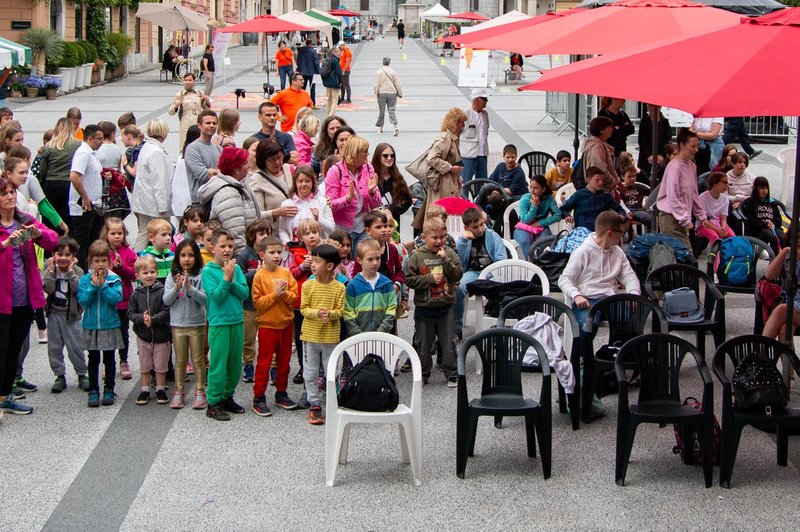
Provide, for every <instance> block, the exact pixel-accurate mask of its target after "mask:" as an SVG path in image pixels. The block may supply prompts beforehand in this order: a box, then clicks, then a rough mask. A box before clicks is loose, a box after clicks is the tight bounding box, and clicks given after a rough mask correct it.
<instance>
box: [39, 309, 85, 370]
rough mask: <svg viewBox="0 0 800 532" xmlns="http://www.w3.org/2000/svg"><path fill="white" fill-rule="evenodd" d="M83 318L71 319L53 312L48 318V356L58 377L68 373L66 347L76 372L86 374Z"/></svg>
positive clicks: (51, 367) (51, 366)
mask: <svg viewBox="0 0 800 532" xmlns="http://www.w3.org/2000/svg"><path fill="white" fill-rule="evenodd" d="M81 331H82V328H81V320H79V319H78V320H75V321H69V320H68V319H67V315H66V314H62V313H60V312H55V311H54V312H51V313H50V316H48V318H47V356H48V358H49V359H50V369H51V370H52V371H53V374H54V375H56V376H57V377H58V376H60V375H64V374H66V371H67V368H66V366H65V365H64V347H66V348H67V354H68V355H69V361H70V362H71V363H72V367H73V369H75V373H77V374H78V375H86V356H85V355H84V353H83V340H82V339H81Z"/></svg>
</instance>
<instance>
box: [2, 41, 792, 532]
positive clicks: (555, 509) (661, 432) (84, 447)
mask: <svg viewBox="0 0 800 532" xmlns="http://www.w3.org/2000/svg"><path fill="white" fill-rule="evenodd" d="M406 43H407V44H406V46H405V48H404V49H403V50H400V49H399V47H398V46H397V44H396V41H395V40H392V39H386V40H383V41H377V42H374V43H365V44H363V45H361V46H359V47H355V48H354V57H355V67H354V72H353V74H352V78H351V83H352V85H353V94H354V95H353V102H354V103H353V104H352V105H347V106H342V107H340V113H339V114H340V115H341V116H343V117H345V118H346V120H347V121H348V123H350V124H351V125H352V126H353V127H354V129H355V130H356V131H358V132H359V133H362V134H363V135H364V136H365V137H366V138H367V139H368V140H369V141H370V143H372V145H373V146H374V145H375V144H377V143H378V142H380V141H388V142H390V143H392V144H393V145H394V146H395V148H396V150H397V153H398V156H399V162H400V164H401V165H404V164H407V163H408V162H410V161H412V160H413V159H415V158H416V157H417V156H418V155H419V154H420V153H421V152H422V151H423V150H424V149H425V148H427V146H428V145H430V143H431V142H432V140H433V138H434V136H435V133H436V132H437V131H438V129H439V123H440V121H441V117H442V116H443V115H444V112H445V111H446V109H448V108H450V107H452V106H460V107H466V106H467V105H468V101H467V97H466V95H468V93H469V89H462V88H458V87H456V86H455V76H456V69H457V64H456V60H455V59H450V58H448V59H447V60H446V64H445V65H444V66H442V65H440V64H439V58H438V57H434V56H432V55H431V54H430V53H429V52H428V51H427V50H426V49H425V48H424V47H423V46H421V45H420V44H419V43H418V42H416V41H412V40H407V41H406ZM230 55H231V57H232V62H233V67H232V69H231V70H232V72H231V76H230V78H229V79H228V80H227V83H225V82H224V80H222V79H220V80H219V81H218V86H217V89H216V92H215V98H214V99H215V107H220V106H223V105H226V106H228V105H230V106H232V105H234V103H233V100H232V99H231V97H230V91H232V90H233V89H234V88H237V87H241V88H244V89H246V90H247V91H248V93H249V94H250V95H251V96H249V97H248V98H247V99H246V101H245V102H242V104H243V116H242V125H241V129H240V133H239V134H238V136H237V140H238V141H242V140H243V139H244V138H245V137H246V136H247V135H248V134H250V133H252V132H254V131H256V130H257V129H258V122H257V120H256V118H255V114H256V113H255V107H256V106H257V104H258V102H259V101H260V98H256V97H255V96H257V95H259V92H260V86H261V83H262V82H263V81H264V74H263V73H256V72H253V71H252V65H253V64H254V62H255V58H256V50H255V48H236V49H232V50H231V51H230ZM383 56H389V57H391V58H392V67H394V68H395V69H396V70H397V71H398V73H399V75H400V79H401V83H402V84H403V88H404V94H405V97H404V98H403V99H402V100H401V101H400V105H399V106H398V117H399V120H400V129H401V133H400V136H399V137H397V138H394V137H392V136H391V134H386V133H385V134H383V135H379V134H378V133H377V129H376V128H375V127H374V120H375V117H376V110H375V109H374V105H375V104H374V102H375V98H374V96H373V95H372V83H373V79H374V71H375V69H377V68H378V67H379V66H380V60H381V58H382V57H383ZM536 59H537V61H535V62H538V63H540V64H541V65H542V66H544V65H545V60H544V58H536ZM538 60H541V61H538ZM157 75H158V73H157V71H151V72H146V73H142V74H135V75H131V76H128V78H126V79H125V80H123V81H120V82H117V83H113V84H108V85H103V86H100V87H96V88H92V89H89V90H86V91H82V92H79V93H76V94H74V95H66V96H63V97H60V98H58V99H57V100H55V101H44V100H41V101H35V102H33V103H23V102H12V105H14V107H15V113H16V115H17V117H18V118H19V119H20V120H21V121H22V123H23V124H24V125H25V129H26V135H27V137H28V144H29V145H30V146H37V145H38V143H37V142H36V140H37V139H38V138H40V135H41V132H42V131H44V130H45V129H46V128H48V127H51V126H52V124H53V123H54V122H55V120H56V118H57V117H59V116H62V115H63V114H64V113H65V112H66V109H67V108H68V107H70V106H73V105H76V106H78V107H80V108H81V109H82V112H83V117H84V124H88V123H91V122H95V121H98V120H101V119H111V120H116V117H117V116H118V115H119V114H121V113H122V112H124V111H131V110H132V111H134V112H135V113H136V114H137V116H138V118H139V120H140V123H144V122H145V121H147V120H149V119H151V118H153V117H157V116H162V115H163V116H164V117H165V118H166V119H167V120H168V123H169V125H170V128H171V129H172V130H173V131H177V125H178V124H177V119H176V118H175V117H166V115H165V111H166V108H167V105H168V104H169V102H170V99H171V97H172V95H173V94H174V93H175V91H177V89H178V85H174V84H166V83H159V82H158V81H157V79H158V78H157ZM272 81H273V83H275V82H276V81H277V80H276V79H275V77H274V76H273V77H272ZM321 103H322V99H320V100H319V101H318V104H321ZM489 110H490V112H491V123H492V131H491V133H490V139H489V141H490V143H491V147H492V150H493V151H496V150H500V149H501V147H502V145H503V144H505V143H508V142H514V143H516V144H517V147H518V149H519V151H520V153H523V152H525V151H527V150H528V149H542V150H544V151H548V152H550V153H555V151H556V150H558V149H562V148H565V149H569V148H570V145H571V138H570V136H569V134H565V135H563V136H557V135H554V133H553V132H554V130H555V125H553V124H552V123H551V122H550V121H549V120H544V121H542V122H541V124H539V121H540V119H541V118H542V117H543V116H544V111H543V110H544V95H542V94H539V93H524V94H517V93H515V92H514V91H508V90H507V88H504V87H500V88H499V89H498V90H496V91H494V93H493V95H492V97H491V98H490V102H489ZM319 113H321V111H320V112H319ZM387 129H388V128H387ZM176 139H177V135H176V134H172V135H170V137H169V138H168V139H167V147H168V149H169V150H170V152H171V153H172V154H173V155H175V154H176V153H177V140H176ZM765 152H767V153H765V155H763V156H762V157H760V158H759V159H758V160H757V161H756V162H754V164H753V167H752V169H753V171H755V172H759V173H766V174H767V175H769V176H770V177H772V178H774V179H777V176H779V172H780V170H779V168H778V167H777V162H776V159H775V158H774V155H775V153H777V148H774V147H767V148H766V149H765ZM409 221H410V220H409V219H408V216H406V217H404V219H403V220H402V226H403V231H404V233H407V232H409V229H408V222H409ZM730 299H731V300H730V302H729V304H728V320H727V322H728V334H729V335H735V334H743V333H746V332H747V331H748V330H750V326H751V325H750V324H751V323H752V312H753V310H752V299H751V298H748V297H746V296H738V297H737V296H734V297H731V298H730ZM466 322H467V323H471V319H470V318H469V317H468V319H467V320H466ZM399 329H400V335H401V336H402V337H403V338H406V339H410V338H411V336H412V332H413V323H412V321H411V319H405V320H401V321H400V324H399ZM33 330H34V334H35V329H33ZM471 331H472V329H470V328H469V327H467V329H466V330H465V333H466V334H467V335H468V334H469V333H470V332H471ZM708 350H709V352H710V351H711V346H710V345H709V348H708ZM131 360H132V362H133V366H134V370H135V369H136V367H137V364H136V357H135V350H134V353H132V359H131ZM467 369H468V375H469V384H470V389H471V390H473V393H474V392H475V390H476V389H477V386H479V381H478V379H477V378H476V377H475V376H474V365H473V362H472V358H471V357H470V358H469V359H468V366H467ZM683 375H684V376H685V378H686V385H685V388H684V390H682V393H683V394H685V395H699V393H698V392H699V387H698V380H697V378H696V377H695V375H696V372H695V370H694V369H693V368H692V367H691V366H689V365H687V367H685V368H684V369H683ZM25 376H26V378H27V379H28V380H30V381H32V382H34V383H37V384H38V385H39V386H40V387H41V389H40V391H39V392H36V393H32V394H29V396H28V398H27V399H26V403H28V404H30V405H32V406H34V407H35V408H36V411H35V413H34V414H33V415H31V416H27V417H21V416H12V415H9V414H7V415H6V417H5V419H4V420H3V422H2V423H0V445H2V447H3V448H5V449H7V452H6V453H4V454H3V456H2V458H0V470H2V471H3V472H4V476H3V478H4V479H6V480H7V482H6V485H7V489H9V490H11V491H10V492H9V496H8V497H7V498H6V502H5V503H4V505H3V511H2V512H0V529H3V530H10V529H12V528H21V529H47V530H85V531H92V530H113V529H124V530H142V529H144V528H162V529H174V530H189V529H192V530H223V529H224V530H261V529H269V530H272V529H287V530H299V529H308V528H318V529H331V530H343V529H368V530H378V529H380V530H386V529H397V530H400V529H405V530H409V529H440V530H482V529H511V530H522V529H528V530H529V529H534V528H535V529H568V530H575V529H629V530H642V529H701V528H703V529H731V528H732V529H756V528H758V529H768V528H775V529H791V528H793V526H798V521H799V520H798V518H797V517H796V515H795V513H794V512H792V511H791V510H790V511H781V510H782V509H790V508H793V506H794V493H795V490H796V489H797V478H798V471H797V464H798V463H800V462H798V460H797V446H798V441H797V438H794V437H793V438H792V441H791V442H790V453H791V457H790V465H789V467H786V468H779V467H777V466H776V465H775V446H774V442H773V439H772V437H771V436H769V435H767V434H764V433H761V432H759V431H755V430H747V431H745V436H744V438H743V440H742V444H741V448H740V452H739V457H738V460H737V465H736V470H735V474H734V479H733V482H734V488H733V489H732V490H723V489H721V488H719V487H717V486H716V480H715V486H714V487H713V488H711V489H704V488H703V484H702V474H701V471H700V469H699V468H698V467H690V466H685V465H683V464H682V463H681V462H680V460H679V459H678V457H677V456H674V455H673V454H672V452H671V450H672V446H673V445H674V437H673V431H672V428H671V427H666V428H664V429H658V428H656V427H649V426H645V427H643V428H641V429H640V430H639V432H638V434H637V439H636V443H635V445H634V450H633V455H632V461H631V465H630V467H629V470H628V478H627V481H628V485H627V486H626V487H624V488H620V487H618V486H617V485H616V484H615V483H614V481H613V470H614V446H615V428H616V422H615V415H616V401H615V400H614V398H612V397H608V398H605V399H604V403H605V405H606V406H607V407H608V415H607V416H606V417H605V418H603V419H601V420H599V421H597V422H595V423H593V424H591V425H584V426H582V427H581V430H580V431H578V432H573V431H572V430H571V428H570V425H569V420H568V419H567V417H566V416H563V415H560V414H558V412H557V408H556V406H555V405H553V411H554V414H553V421H554V423H553V425H554V426H553V449H554V453H553V476H552V478H551V479H549V480H547V481H544V480H543V479H542V477H541V464H540V463H539V459H538V458H532V459H531V458H527V457H526V453H525V443H524V442H525V440H524V429H523V424H522V422H521V421H520V420H515V419H509V420H507V421H506V423H504V426H503V429H502V430H495V429H494V427H493V424H492V423H491V420H486V419H484V420H482V421H481V422H480V424H479V428H478V437H477V445H476V454H475V456H474V457H473V458H471V459H470V460H469V463H468V468H467V477H466V479H465V480H459V479H458V478H456V476H455V432H454V431H455V405H456V401H455V397H456V392H455V390H453V389H448V388H447V387H446V386H445V385H444V378H443V377H441V376H439V375H437V374H434V375H433V376H432V379H431V384H430V385H428V386H426V387H425V388H424V389H423V392H422V393H423V408H424V421H423V425H424V448H425V457H424V466H423V467H424V477H425V478H424V480H423V483H422V485H421V486H419V487H414V485H413V482H412V479H411V472H410V468H409V467H408V466H406V465H404V464H402V463H400V461H399V445H398V441H397V430H396V429H394V428H391V427H356V428H354V429H353V431H352V436H351V437H352V442H351V446H350V462H349V463H348V464H347V465H344V466H339V469H338V475H337V478H336V486H335V487H334V488H327V487H326V486H325V484H324V428H321V427H313V426H311V425H309V424H308V423H307V422H306V413H305V412H304V411H296V412H286V411H278V412H276V413H275V415H274V416H273V417H271V418H269V419H262V418H260V417H258V416H255V415H253V414H252V413H250V412H249V406H250V400H251V396H252V392H251V390H250V387H249V385H246V384H240V385H239V387H238V389H237V394H236V399H237V400H238V401H239V402H241V403H242V404H244V405H246V406H247V407H248V413H247V414H246V415H244V416H236V417H234V419H233V420H232V421H231V422H229V423H215V422H212V421H210V420H208V419H207V418H206V417H205V415H204V413H203V412H196V411H193V410H191V409H190V408H188V407H186V408H184V409H183V410H181V411H175V410H170V409H169V408H168V407H167V406H166V405H156V404H154V402H151V403H150V404H149V405H147V406H145V407H140V406H136V405H135V403H134V399H135V396H136V394H137V391H138V385H137V384H136V380H133V381H122V382H119V383H118V386H117V393H118V395H119V402H118V403H117V404H116V405H115V406H113V407H102V408H99V409H92V410H89V409H88V408H87V407H86V394H85V393H82V392H80V391H79V390H78V389H77V386H76V383H75V379H74V376H72V375H70V376H68V379H69V388H68V389H67V390H66V391H65V392H64V393H62V394H60V395H52V394H50V393H49V386H50V384H51V382H52V375H51V373H50V370H49V367H48V364H47V357H46V350H45V348H44V346H40V345H34V346H33V347H32V349H31V353H30V355H29V357H28V362H27V366H26V371H25ZM525 383H526V384H525V385H526V388H527V389H528V391H529V392H532V391H534V390H535V389H536V390H538V388H537V387H538V379H537V378H536V377H535V376H527V377H526V378H525ZM399 387H400V391H401V397H408V393H409V391H410V379H409V377H408V376H407V375H403V376H401V377H400V378H399ZM716 389H717V391H718V390H719V387H716ZM187 390H188V391H192V390H193V385H192V384H191V383H187ZM301 391H302V388H301V387H300V386H296V385H291V384H290V389H289V393H290V395H291V396H292V397H294V398H295V399H297V398H298V397H299V395H300V393H301ZM272 393H273V390H272V389H271V388H270V389H269V390H268V394H269V402H270V404H271V402H272ZM554 396H555V394H554ZM717 397H719V394H717ZM716 406H717V410H719V408H718V406H719V405H716ZM792 445H794V447H795V449H794V451H793V452H792ZM715 474H716V470H715ZM763 501H769V503H767V504H764V502H763ZM792 523H794V525H792Z"/></svg>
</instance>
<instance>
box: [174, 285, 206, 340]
mask: <svg viewBox="0 0 800 532" xmlns="http://www.w3.org/2000/svg"><path fill="white" fill-rule="evenodd" d="M189 284H191V288H189V290H188V291H187V290H184V289H183V288H181V289H180V290H175V278H174V277H173V276H172V274H171V273H170V274H169V276H167V281H166V284H165V285H164V304H165V305H167V306H168V307H169V324H170V325H172V326H173V327H203V326H205V324H206V293H205V291H204V290H203V279H202V277H201V275H200V274H197V275H193V276H190V277H189Z"/></svg>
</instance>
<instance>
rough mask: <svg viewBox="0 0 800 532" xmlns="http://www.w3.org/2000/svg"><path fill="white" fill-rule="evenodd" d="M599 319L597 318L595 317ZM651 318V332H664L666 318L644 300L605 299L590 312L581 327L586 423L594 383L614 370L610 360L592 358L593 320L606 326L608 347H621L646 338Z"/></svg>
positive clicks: (626, 297) (620, 296) (629, 296)
mask: <svg viewBox="0 0 800 532" xmlns="http://www.w3.org/2000/svg"><path fill="white" fill-rule="evenodd" d="M598 315H599V317H598ZM648 318H650V320H651V323H650V326H651V329H650V330H651V332H653V333H663V332H666V331H667V318H666V316H664V312H663V311H662V310H661V307H659V306H658V304H656V303H654V302H653V301H651V300H649V299H647V298H646V297H644V296H637V295H634V294H616V295H613V296H608V297H604V298H603V299H601V300H600V301H598V302H597V303H595V304H594V305H592V308H591V309H589V315H588V316H587V317H586V324H585V325H584V331H585V332H586V334H585V336H583V337H582V338H583V342H582V343H583V345H582V346H581V349H580V350H581V352H582V353H583V382H584V388H583V394H582V395H581V412H582V414H583V419H584V420H586V419H587V416H588V414H589V410H590V409H591V406H592V399H593V397H594V394H595V390H596V389H597V383H598V381H599V380H600V377H602V375H603V373H605V372H606V371H609V370H611V371H613V370H614V361H613V360H604V359H599V358H597V357H596V356H595V353H596V351H595V349H594V337H595V335H596V332H597V331H596V328H595V324H594V322H595V320H598V319H602V320H604V321H606V322H608V344H607V345H620V346H621V345H623V344H624V343H625V342H627V341H629V340H631V339H633V338H636V337H638V336H641V335H643V334H645V326H646V325H647V319H648Z"/></svg>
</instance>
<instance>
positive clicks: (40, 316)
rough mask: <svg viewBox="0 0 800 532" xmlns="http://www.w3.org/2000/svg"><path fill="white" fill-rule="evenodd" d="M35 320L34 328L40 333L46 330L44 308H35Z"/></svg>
mask: <svg viewBox="0 0 800 532" xmlns="http://www.w3.org/2000/svg"><path fill="white" fill-rule="evenodd" d="M34 318H35V319H36V328H37V329H39V330H40V331H46V330H47V318H46V317H45V315H44V308H37V309H36V311H35V314H34Z"/></svg>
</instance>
